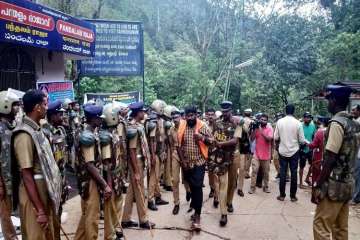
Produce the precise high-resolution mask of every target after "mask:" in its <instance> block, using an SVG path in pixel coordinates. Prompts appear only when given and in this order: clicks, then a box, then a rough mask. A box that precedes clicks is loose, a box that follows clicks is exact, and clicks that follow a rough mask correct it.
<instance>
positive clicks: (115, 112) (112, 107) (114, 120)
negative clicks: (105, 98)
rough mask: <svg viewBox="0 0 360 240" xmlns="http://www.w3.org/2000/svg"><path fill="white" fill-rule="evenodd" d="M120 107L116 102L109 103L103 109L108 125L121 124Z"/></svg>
mask: <svg viewBox="0 0 360 240" xmlns="http://www.w3.org/2000/svg"><path fill="white" fill-rule="evenodd" d="M119 111H120V107H119V105H118V104H116V103H108V104H106V105H105V106H104V109H103V118H104V120H105V123H106V125H107V126H108V127H114V126H116V125H118V124H119Z"/></svg>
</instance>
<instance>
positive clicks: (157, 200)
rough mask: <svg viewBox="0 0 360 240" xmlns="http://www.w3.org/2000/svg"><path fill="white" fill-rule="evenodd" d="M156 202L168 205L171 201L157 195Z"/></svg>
mask: <svg viewBox="0 0 360 240" xmlns="http://www.w3.org/2000/svg"><path fill="white" fill-rule="evenodd" d="M155 204H156V205H167V204H169V202H167V201H165V200H163V199H161V197H156V198H155Z"/></svg>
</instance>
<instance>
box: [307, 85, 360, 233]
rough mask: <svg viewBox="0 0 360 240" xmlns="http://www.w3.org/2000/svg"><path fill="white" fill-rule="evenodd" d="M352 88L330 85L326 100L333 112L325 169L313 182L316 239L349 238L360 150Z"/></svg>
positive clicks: (359, 128)
mask: <svg viewBox="0 0 360 240" xmlns="http://www.w3.org/2000/svg"><path fill="white" fill-rule="evenodd" d="M351 92H352V89H351V88H350V87H348V86H344V85H329V86H328V87H327V95H326V99H327V100H328V111H329V112H330V113H331V114H332V115H333V117H332V119H331V120H330V125H329V127H328V128H327V130H326V133H325V149H324V151H325V152H324V157H323V164H322V170H321V173H320V176H319V178H318V180H317V181H316V182H315V183H314V188H313V198H312V201H313V202H314V203H315V204H317V206H316V211H315V216H314V225H313V232H314V239H315V240H330V239H341V240H347V239H348V220H349V201H350V200H351V198H352V190H353V189H354V176H353V171H354V164H355V161H356V158H357V153H358V150H359V140H358V137H359V133H360V124H359V123H358V122H356V121H353V120H352V117H351V115H350V114H349V113H348V112H347V111H346V110H347V106H348V104H349V96H350V94H351Z"/></svg>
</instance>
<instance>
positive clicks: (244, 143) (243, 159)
mask: <svg viewBox="0 0 360 240" xmlns="http://www.w3.org/2000/svg"><path fill="white" fill-rule="evenodd" d="M251 114H252V110H251V109H250V108H248V109H245V110H244V118H243V121H244V123H243V124H242V135H241V139H240V143H239V145H240V147H239V151H240V164H239V182H238V195H239V196H240V197H244V191H243V188H244V180H245V178H250V166H251V158H252V156H251V149H250V139H249V138H250V125H251V123H252V122H253V120H252V118H251Z"/></svg>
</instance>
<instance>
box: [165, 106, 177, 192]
mask: <svg viewBox="0 0 360 240" xmlns="http://www.w3.org/2000/svg"><path fill="white" fill-rule="evenodd" d="M173 109H175V106H172V105H167V106H166V107H165V108H164V115H163V116H164V120H165V121H164V132H165V151H166V155H165V161H164V175H163V178H164V189H165V190H166V191H172V190H173V189H172V176H171V163H172V149H171V145H170V139H171V135H170V129H171V128H172V127H173V122H172V119H171V112H172V110H173Z"/></svg>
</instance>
